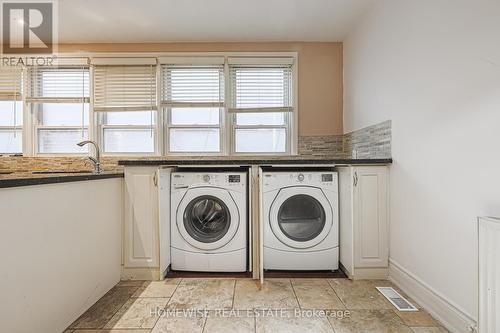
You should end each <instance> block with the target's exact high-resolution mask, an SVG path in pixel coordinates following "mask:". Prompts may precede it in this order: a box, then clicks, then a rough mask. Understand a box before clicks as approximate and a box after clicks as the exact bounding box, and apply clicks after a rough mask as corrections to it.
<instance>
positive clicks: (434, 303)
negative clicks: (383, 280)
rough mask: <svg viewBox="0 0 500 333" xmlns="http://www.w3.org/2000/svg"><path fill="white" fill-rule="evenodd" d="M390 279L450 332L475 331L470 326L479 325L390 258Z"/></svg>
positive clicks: (466, 332) (464, 332)
mask: <svg viewBox="0 0 500 333" xmlns="http://www.w3.org/2000/svg"><path fill="white" fill-rule="evenodd" d="M389 280H390V281H391V282H393V283H394V284H395V285H396V286H398V287H399V288H401V290H403V291H404V292H405V293H406V294H408V296H409V297H411V298H412V299H414V300H415V301H416V302H417V303H418V304H419V305H420V306H422V308H424V309H425V310H426V311H427V312H429V313H430V314H431V315H432V316H433V317H434V318H436V319H437V320H438V321H440V322H441V324H442V325H443V326H444V327H446V328H447V329H448V330H449V331H450V332H452V333H471V332H474V331H473V330H471V329H470V328H471V327H476V326H477V323H476V319H474V318H473V317H472V316H471V315H469V314H468V313H466V312H465V311H464V310H463V309H461V308H460V307H459V306H457V305H456V304H454V303H453V302H452V301H450V300H448V299H447V298H446V297H445V296H443V295H442V294H441V293H439V292H438V291H436V290H434V289H433V288H432V287H431V286H429V285H428V284H426V283H425V282H423V281H422V280H421V279H419V278H418V277H416V276H415V275H414V274H412V273H410V272H409V271H408V270H406V269H405V268H403V267H402V266H401V265H400V264H398V263H397V262H395V261H394V260H392V259H391V260H389Z"/></svg>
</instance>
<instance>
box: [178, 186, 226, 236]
mask: <svg viewBox="0 0 500 333" xmlns="http://www.w3.org/2000/svg"><path fill="white" fill-rule="evenodd" d="M230 224H231V214H230V213H229V209H228V208H227V206H226V204H225V203H224V202H223V201H222V200H220V199H219V198H216V197H214V196H211V195H202V196H199V197H196V198H194V199H193V200H191V202H189V204H188V205H187V206H186V209H185V210H184V227H185V228H186V231H187V232H188V234H189V235H190V236H191V237H193V238H194V239H195V240H197V241H199V242H202V243H213V242H216V241H218V240H219V239H221V238H222V237H224V235H225V234H226V233H227V231H228V230H229V226H230Z"/></svg>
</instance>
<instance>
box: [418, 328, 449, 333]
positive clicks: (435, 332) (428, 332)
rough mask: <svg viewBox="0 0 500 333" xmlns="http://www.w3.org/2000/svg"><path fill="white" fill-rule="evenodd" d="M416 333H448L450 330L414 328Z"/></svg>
mask: <svg viewBox="0 0 500 333" xmlns="http://www.w3.org/2000/svg"><path fill="white" fill-rule="evenodd" d="M411 329H412V330H413V332H415V333H448V330H446V329H444V328H442V327H412V328H411Z"/></svg>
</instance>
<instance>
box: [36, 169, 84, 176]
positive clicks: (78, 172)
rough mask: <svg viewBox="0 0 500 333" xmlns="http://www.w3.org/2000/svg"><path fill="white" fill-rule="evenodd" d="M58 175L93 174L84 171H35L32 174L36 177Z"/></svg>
mask: <svg viewBox="0 0 500 333" xmlns="http://www.w3.org/2000/svg"><path fill="white" fill-rule="evenodd" d="M57 173H67V174H92V173H93V172H92V171H88V170H83V171H80V170H78V171H67V170H65V171H52V170H51V171H45V170H40V171H33V172H32V174H35V175H50V174H57Z"/></svg>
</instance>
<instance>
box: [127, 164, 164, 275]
mask: <svg viewBox="0 0 500 333" xmlns="http://www.w3.org/2000/svg"><path fill="white" fill-rule="evenodd" d="M157 171H158V168H157V167H127V168H126V169H125V221H124V223H125V226H124V253H123V265H124V269H125V271H127V270H126V269H127V268H155V269H156V270H159V230H158V228H159V223H158V220H159V217H158V188H157V184H158V181H157V180H158V176H157ZM150 271H151V270H149V271H148V270H143V271H142V272H141V271H140V270H135V272H136V273H131V272H134V270H128V271H127V272H128V273H126V274H123V275H125V276H123V277H124V278H141V277H146V276H144V275H149V274H148V273H144V272H150ZM151 274H153V273H151Z"/></svg>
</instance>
